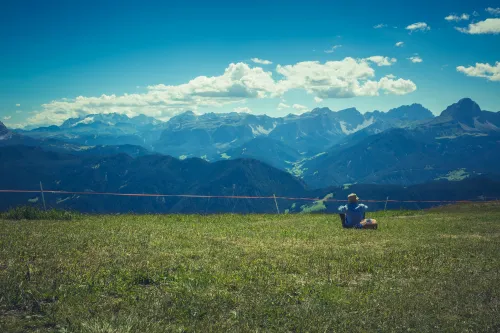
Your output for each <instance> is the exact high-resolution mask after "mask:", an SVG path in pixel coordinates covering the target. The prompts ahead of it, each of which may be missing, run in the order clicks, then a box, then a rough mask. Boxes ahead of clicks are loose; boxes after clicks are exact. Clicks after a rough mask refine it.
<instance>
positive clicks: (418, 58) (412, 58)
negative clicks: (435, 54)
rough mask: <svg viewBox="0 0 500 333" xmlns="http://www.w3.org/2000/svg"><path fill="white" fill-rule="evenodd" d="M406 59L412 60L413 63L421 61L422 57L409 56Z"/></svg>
mask: <svg viewBox="0 0 500 333" xmlns="http://www.w3.org/2000/svg"><path fill="white" fill-rule="evenodd" d="M407 59H408V60H410V61H411V62H413V63H414V64H416V63H419V62H423V60H422V58H420V57H419V56H414V57H409V58H407Z"/></svg>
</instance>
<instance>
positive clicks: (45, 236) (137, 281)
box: [0, 204, 500, 333]
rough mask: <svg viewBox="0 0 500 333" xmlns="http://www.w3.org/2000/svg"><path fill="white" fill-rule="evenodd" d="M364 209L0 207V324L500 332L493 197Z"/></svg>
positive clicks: (499, 230)
mask: <svg viewBox="0 0 500 333" xmlns="http://www.w3.org/2000/svg"><path fill="white" fill-rule="evenodd" d="M370 215H371V216H370V217H375V218H376V219H378V221H379V223H380V227H379V229H378V230H344V229H342V228H341V225H340V220H339V217H338V216H337V215H321V214H317V215H316V214H311V215H308V214H297V215H246V216H242V215H211V216H196V215H169V216H162V215H149V216H135V215H108V216H106V215H102V216H85V215H83V216H76V217H75V218H72V219H69V220H68V219H64V218H63V219H60V220H52V219H49V220H19V219H13V218H12V217H10V216H7V215H5V216H4V217H3V218H0V332H96V333H97V332H373V331H379V332H403V331H404V332H436V331H439V332H499V331H500V316H499V313H500V205H498V204H487V205H468V206H459V207H449V208H442V209H435V210H429V211H426V212H404V211H390V212H386V213H384V212H379V213H374V214H370ZM47 218H50V217H47Z"/></svg>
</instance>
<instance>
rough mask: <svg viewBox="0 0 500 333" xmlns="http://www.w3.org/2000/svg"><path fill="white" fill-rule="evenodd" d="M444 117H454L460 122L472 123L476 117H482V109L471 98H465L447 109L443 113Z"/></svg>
mask: <svg viewBox="0 0 500 333" xmlns="http://www.w3.org/2000/svg"><path fill="white" fill-rule="evenodd" d="M441 116H442V117H452V118H453V119H455V120H458V121H465V122H470V121H472V120H473V119H474V117H479V116H481V108H480V107H479V105H478V104H477V103H476V102H474V101H473V100H472V99H470V98H463V99H461V100H459V101H458V102H457V103H454V104H452V105H450V106H448V107H447V108H446V110H444V111H443V112H442V113H441Z"/></svg>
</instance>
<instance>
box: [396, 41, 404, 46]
mask: <svg viewBox="0 0 500 333" xmlns="http://www.w3.org/2000/svg"><path fill="white" fill-rule="evenodd" d="M403 45H404V42H397V43H396V46H397V47H402V46H403Z"/></svg>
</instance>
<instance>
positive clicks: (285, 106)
mask: <svg viewBox="0 0 500 333" xmlns="http://www.w3.org/2000/svg"><path fill="white" fill-rule="evenodd" d="M289 108H290V105H287V104H285V103H280V104H278V110H283V109H289Z"/></svg>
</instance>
